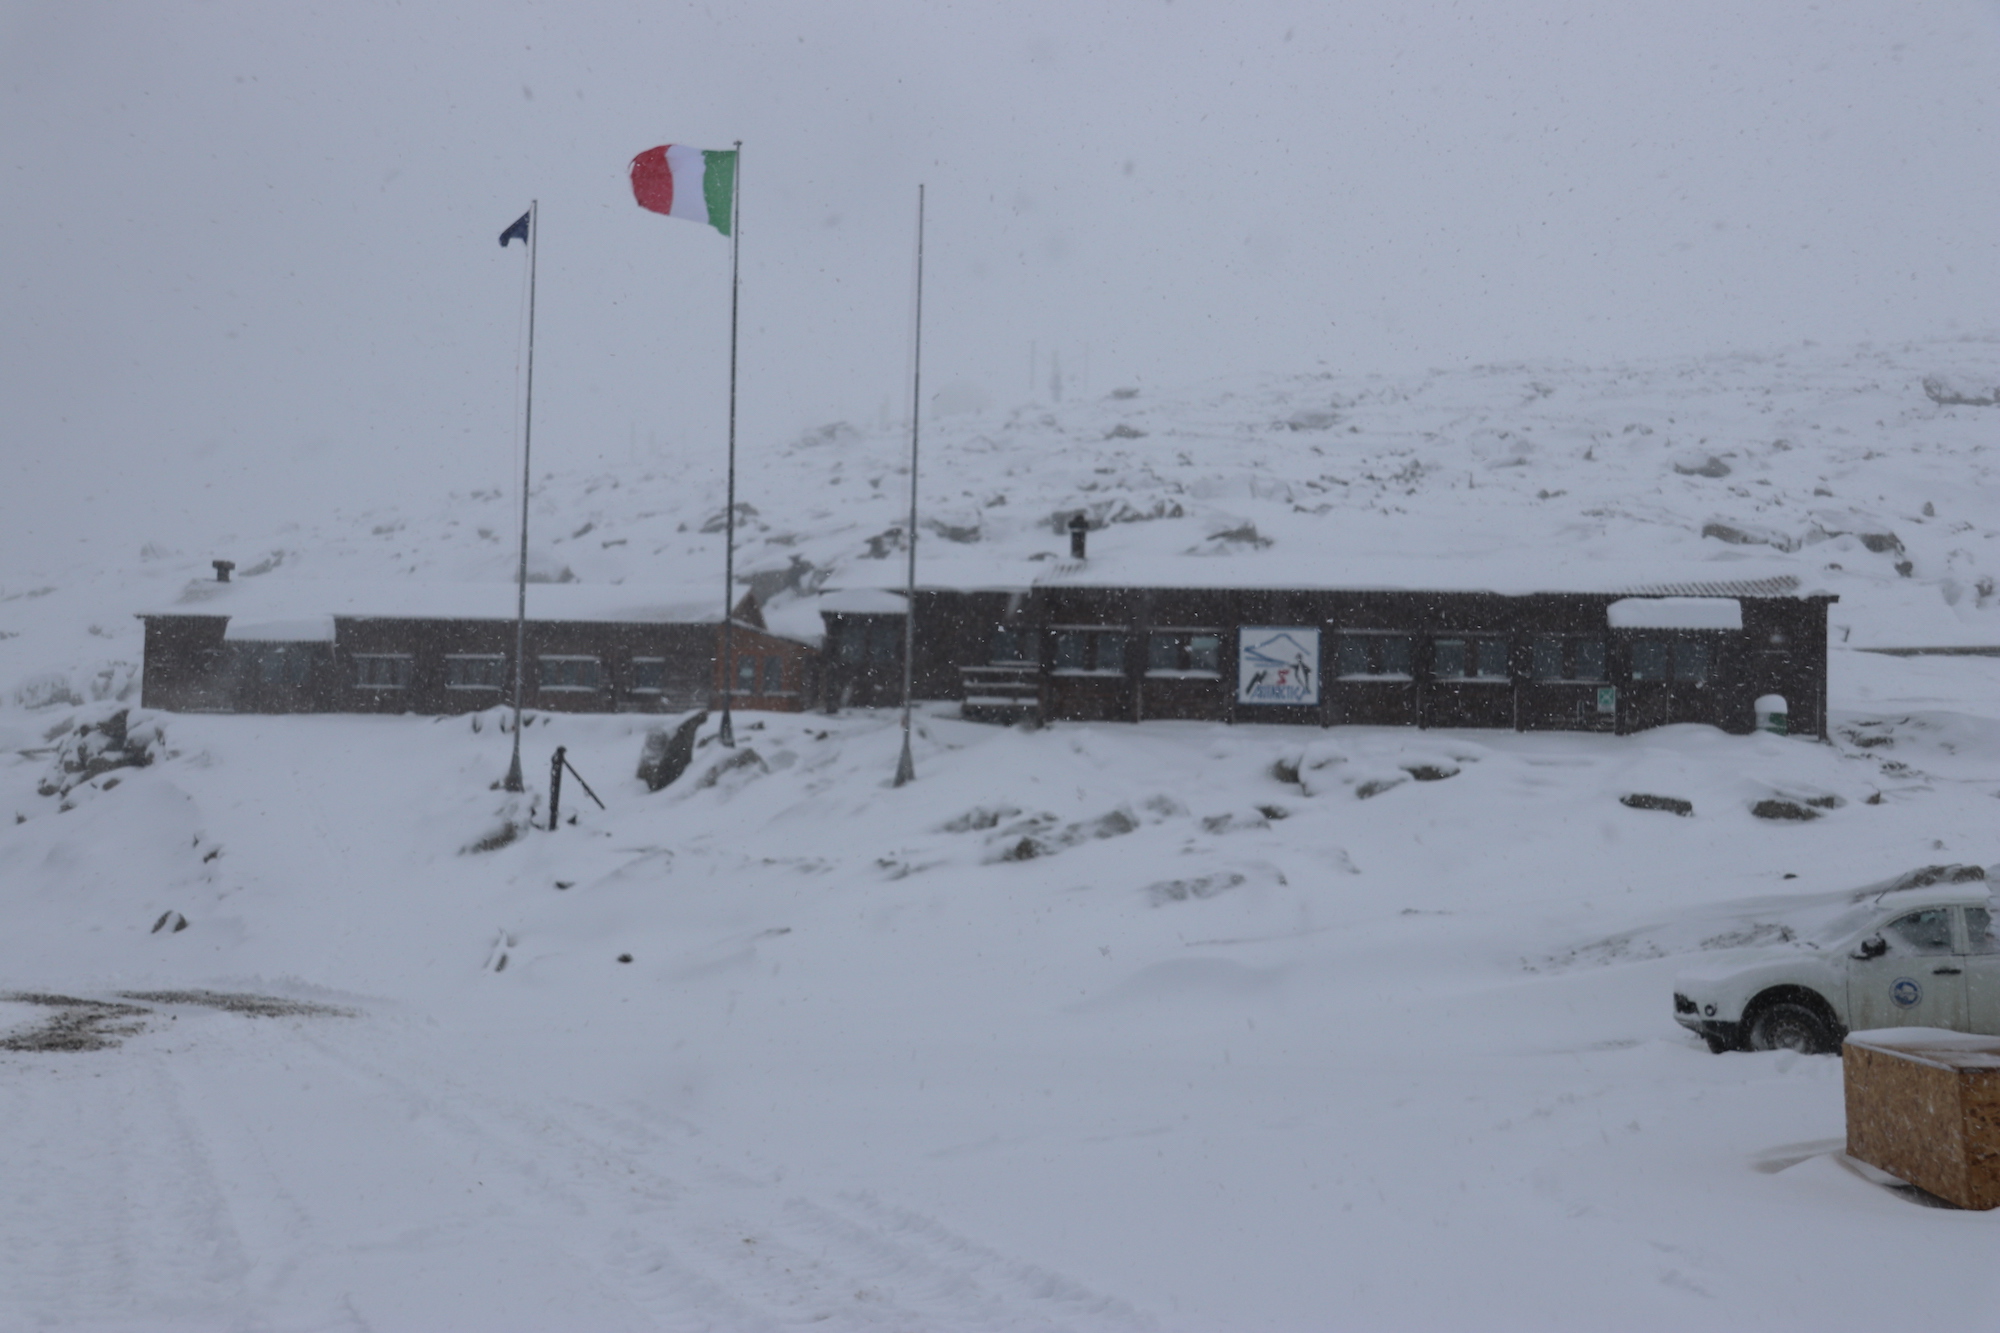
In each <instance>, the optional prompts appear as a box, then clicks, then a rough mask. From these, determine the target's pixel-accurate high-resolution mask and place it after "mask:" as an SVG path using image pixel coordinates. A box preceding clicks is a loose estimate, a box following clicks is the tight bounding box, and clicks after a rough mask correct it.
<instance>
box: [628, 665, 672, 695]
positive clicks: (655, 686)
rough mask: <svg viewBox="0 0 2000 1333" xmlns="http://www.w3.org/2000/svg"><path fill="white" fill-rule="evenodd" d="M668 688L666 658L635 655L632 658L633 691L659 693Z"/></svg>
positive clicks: (636, 692) (637, 692)
mask: <svg viewBox="0 0 2000 1333" xmlns="http://www.w3.org/2000/svg"><path fill="white" fill-rule="evenodd" d="M666 688H667V659H666V658H664V657H635V658H633V659H632V693H634V694H659V693H661V692H663V691H664V690H665V689H666Z"/></svg>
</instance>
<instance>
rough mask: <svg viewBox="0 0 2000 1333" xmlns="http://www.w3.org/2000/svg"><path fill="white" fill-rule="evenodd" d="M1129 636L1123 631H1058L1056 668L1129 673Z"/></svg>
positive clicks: (1060, 669) (1108, 673)
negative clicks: (1126, 643) (1126, 663)
mask: <svg viewBox="0 0 2000 1333" xmlns="http://www.w3.org/2000/svg"><path fill="white" fill-rule="evenodd" d="M1127 637H1128V636H1127V635H1126V634H1125V633H1124V632H1123V631H1121V630H1103V629H1060V630H1057V631H1056V661H1055V669H1056V670H1057V671H1069V672H1080V673H1084V674H1088V675H1097V676H1106V675H1110V676H1121V675H1123V674H1125V640H1126V638H1127Z"/></svg>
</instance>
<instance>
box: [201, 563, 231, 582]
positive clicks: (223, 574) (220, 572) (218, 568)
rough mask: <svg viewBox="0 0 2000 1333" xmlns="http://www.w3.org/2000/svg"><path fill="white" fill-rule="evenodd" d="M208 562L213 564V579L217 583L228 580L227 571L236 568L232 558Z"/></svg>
mask: <svg viewBox="0 0 2000 1333" xmlns="http://www.w3.org/2000/svg"><path fill="white" fill-rule="evenodd" d="M208 563H209V564H211V565H214V566H215V581H216V582H217V583H227V582H229V571H230V570H232V569H234V568H236V562H235V561H234V560H211V561H209V562H208Z"/></svg>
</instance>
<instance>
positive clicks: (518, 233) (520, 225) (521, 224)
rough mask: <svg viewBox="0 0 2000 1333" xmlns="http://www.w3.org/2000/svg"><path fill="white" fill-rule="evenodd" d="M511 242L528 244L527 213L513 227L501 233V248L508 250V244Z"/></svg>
mask: <svg viewBox="0 0 2000 1333" xmlns="http://www.w3.org/2000/svg"><path fill="white" fill-rule="evenodd" d="M509 241H519V242H520V243H521V244H523V245H526V244H527V243H528V215H527V214H526V213H523V214H521V217H520V220H519V221H517V222H516V223H515V224H514V225H513V226H511V227H509V228H507V230H505V231H503V232H501V233H500V248H501V249H502V250H505V249H506V248H507V242H509Z"/></svg>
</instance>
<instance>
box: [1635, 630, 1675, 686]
mask: <svg viewBox="0 0 2000 1333" xmlns="http://www.w3.org/2000/svg"><path fill="white" fill-rule="evenodd" d="M1666 678H1667V645H1666V642H1665V641H1664V640H1662V639H1634V640H1633V641H1632V679H1633V680H1665V679H1666Z"/></svg>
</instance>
